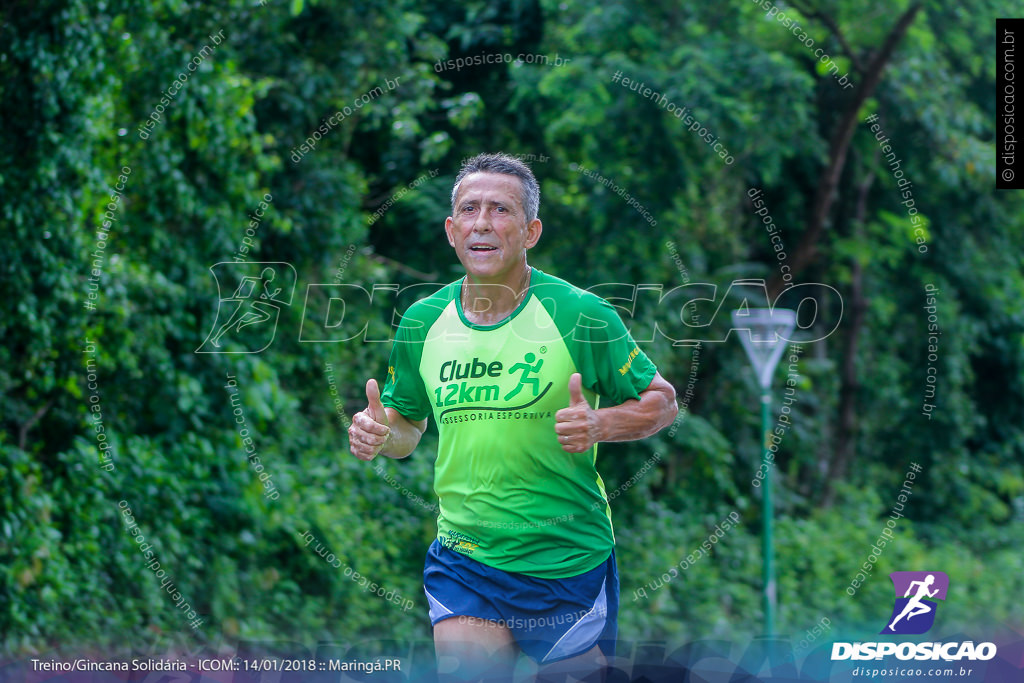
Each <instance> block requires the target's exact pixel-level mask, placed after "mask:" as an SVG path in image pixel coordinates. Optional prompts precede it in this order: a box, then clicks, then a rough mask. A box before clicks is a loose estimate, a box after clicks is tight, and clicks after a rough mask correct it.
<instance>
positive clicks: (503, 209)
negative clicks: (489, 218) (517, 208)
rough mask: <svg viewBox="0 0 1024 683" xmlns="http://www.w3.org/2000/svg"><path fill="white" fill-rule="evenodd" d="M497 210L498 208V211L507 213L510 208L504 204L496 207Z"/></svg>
mask: <svg viewBox="0 0 1024 683" xmlns="http://www.w3.org/2000/svg"><path fill="white" fill-rule="evenodd" d="M495 210H496V211H497V212H498V213H505V212H507V211H508V209H506V208H505V207H504V206H498V207H497V208H496V209H495Z"/></svg>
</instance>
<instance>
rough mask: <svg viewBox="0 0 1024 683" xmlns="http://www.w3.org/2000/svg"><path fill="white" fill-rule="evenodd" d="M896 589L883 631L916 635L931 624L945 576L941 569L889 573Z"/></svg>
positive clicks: (942, 595)
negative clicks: (893, 604) (892, 605)
mask: <svg viewBox="0 0 1024 683" xmlns="http://www.w3.org/2000/svg"><path fill="white" fill-rule="evenodd" d="M889 578H890V579H892V584H893V589H894V590H895V591H896V605H895V606H894V607H893V608H892V616H890V617H889V623H888V625H886V627H885V628H884V629H882V630H881V631H880V632H881V633H885V634H890V633H899V634H903V635H919V634H921V633H925V632H927V631H928V629H930V628H931V627H932V624H934V623H935V610H936V608H937V607H938V606H939V604H938V603H937V602H935V601H936V600H945V599H946V591H947V590H948V589H949V577H948V576H947V575H946V573H945V572H893V573H892V574H889Z"/></svg>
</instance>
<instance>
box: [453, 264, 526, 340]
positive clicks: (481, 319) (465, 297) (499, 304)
mask: <svg viewBox="0 0 1024 683" xmlns="http://www.w3.org/2000/svg"><path fill="white" fill-rule="evenodd" d="M530 273H531V268H530V266H529V265H527V264H526V263H525V262H524V263H523V267H522V270H520V271H517V272H516V274H515V276H513V277H510V278H509V279H508V280H507V281H505V282H503V283H489V282H480V281H478V280H474V279H473V277H472V276H471V275H469V274H467V275H466V278H465V280H463V282H462V287H461V288H460V290H461V291H460V293H459V296H461V297H462V311H463V313H465V315H466V319H467V320H469V321H470V322H471V323H474V324H476V325H495V324H497V323H499V322H501V321H502V320H504V319H505V318H507V317H509V316H510V315H512V313H513V312H514V311H515V310H516V308H517V307H518V306H519V304H521V303H522V301H523V299H524V298H525V297H526V291H527V289H529V287H530Z"/></svg>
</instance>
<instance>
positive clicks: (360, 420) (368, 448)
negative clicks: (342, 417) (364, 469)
mask: <svg viewBox="0 0 1024 683" xmlns="http://www.w3.org/2000/svg"><path fill="white" fill-rule="evenodd" d="M390 436H391V428H390V427H389V426H388V414H387V412H386V411H385V410H384V404H382V403H381V402H380V389H378V388H377V380H375V379H371V380H369V381H367V382H366V410H361V411H359V412H358V413H356V414H355V415H353V416H352V426H351V427H349V428H348V443H349V450H351V451H352V455H354V456H356V457H357V458H359V459H360V460H373V459H374V458H376V457H377V454H379V453H380V452H381V451H382V450H384V444H386V443H387V441H388V438H389V437H390Z"/></svg>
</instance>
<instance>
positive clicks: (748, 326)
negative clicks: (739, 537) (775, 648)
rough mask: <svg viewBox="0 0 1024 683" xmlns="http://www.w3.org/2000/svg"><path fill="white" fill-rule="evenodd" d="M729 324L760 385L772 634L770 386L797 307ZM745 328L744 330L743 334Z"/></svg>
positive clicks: (766, 601)
mask: <svg viewBox="0 0 1024 683" xmlns="http://www.w3.org/2000/svg"><path fill="white" fill-rule="evenodd" d="M732 328H733V329H734V330H736V331H737V332H738V333H739V336H740V341H741V342H742V343H743V350H744V351H746V352H747V358H749V359H750V364H751V365H752V366H753V367H754V374H755V376H756V377H757V381H758V384H760V385H761V445H762V453H761V464H762V466H763V467H764V469H765V473H764V495H763V496H762V497H761V523H762V534H761V555H762V559H763V565H762V581H763V584H764V587H763V606H764V631H765V635H766V636H771V635H772V634H773V633H774V631H775V566H774V557H773V555H774V550H773V543H774V540H773V538H772V517H773V514H774V513H773V511H772V468H771V460H770V456H771V451H769V450H768V446H769V444H770V439H769V437H770V435H771V431H770V429H771V403H772V395H771V386H772V375H773V374H774V372H775V366H776V365H778V363H779V358H781V357H782V352H783V351H785V350H786V345H787V343H788V342H789V338H790V335H791V334H792V333H793V330H794V329H796V311H792V310H789V309H786V308H775V309H772V308H747V307H746V306H744V307H743V308H741V309H738V310H735V311H733V312H732ZM744 332H746V334H744Z"/></svg>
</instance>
